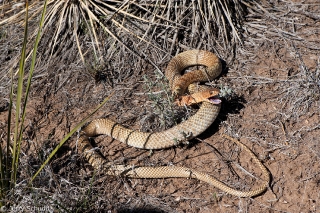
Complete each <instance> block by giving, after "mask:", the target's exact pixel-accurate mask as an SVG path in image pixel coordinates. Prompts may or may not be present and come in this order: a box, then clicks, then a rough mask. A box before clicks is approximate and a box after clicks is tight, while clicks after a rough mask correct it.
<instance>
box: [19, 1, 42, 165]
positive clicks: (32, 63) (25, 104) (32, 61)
mask: <svg viewBox="0 0 320 213" xmlns="http://www.w3.org/2000/svg"><path fill="white" fill-rule="evenodd" d="M47 2H48V0H46V1H45V3H44V7H43V10H42V15H41V19H40V23H39V30H38V34H37V37H36V40H35V43H34V47H33V52H32V59H31V66H30V71H29V77H28V81H27V85H26V93H25V96H24V97H25V98H24V103H23V107H22V117H21V125H20V131H19V140H18V144H17V153H18V155H19V153H20V147H21V141H22V133H23V123H24V120H25V117H26V109H27V101H28V97H29V91H30V86H31V80H32V76H33V72H34V67H35V63H36V58H37V50H38V45H39V41H40V38H41V32H42V27H43V23H44V19H45V14H46V9H47ZM17 161H18V158H17Z"/></svg>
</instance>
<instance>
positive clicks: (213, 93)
mask: <svg viewBox="0 0 320 213" xmlns="http://www.w3.org/2000/svg"><path fill="white" fill-rule="evenodd" d="M219 93H220V90H219V89H216V88H212V89H210V90H205V91H201V92H196V93H193V94H191V95H185V96H181V97H180V98H178V99H177V100H176V101H175V103H176V104H177V105H178V106H184V105H192V104H197V103H202V102H208V103H211V104H220V103H221V100H220V99H219Z"/></svg>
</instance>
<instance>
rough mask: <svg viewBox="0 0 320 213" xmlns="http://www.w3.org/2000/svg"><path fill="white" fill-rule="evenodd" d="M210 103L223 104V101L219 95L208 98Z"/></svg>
mask: <svg viewBox="0 0 320 213" xmlns="http://www.w3.org/2000/svg"><path fill="white" fill-rule="evenodd" d="M207 100H208V102H210V103H212V104H221V99H220V98H219V96H218V95H215V96H213V97H210V98H207Z"/></svg>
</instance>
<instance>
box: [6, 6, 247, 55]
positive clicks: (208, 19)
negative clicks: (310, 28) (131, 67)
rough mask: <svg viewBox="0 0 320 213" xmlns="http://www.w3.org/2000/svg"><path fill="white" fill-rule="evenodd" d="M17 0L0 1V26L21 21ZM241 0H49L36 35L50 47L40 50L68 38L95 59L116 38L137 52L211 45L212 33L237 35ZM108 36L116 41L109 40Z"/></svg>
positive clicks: (34, 13) (33, 9) (53, 48)
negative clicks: (41, 24) (41, 25)
mask: <svg viewBox="0 0 320 213" xmlns="http://www.w3.org/2000/svg"><path fill="white" fill-rule="evenodd" d="M22 2H23V1H5V3H4V4H3V5H1V6H0V10H2V11H3V14H2V15H1V16H2V17H5V18H3V19H2V20H1V21H0V26H5V25H12V24H19V25H23V17H24V14H25V12H26V9H25V8H23V7H21V3H22ZM243 3H246V1H244V0H242V1H241V0H219V1H212V0H209V1H205V0H198V1H190V0H182V1H164V0H152V1H147V2H145V1H117V0H49V1H48V12H47V13H46V15H45V20H44V26H43V31H44V33H43V35H41V36H42V37H47V39H46V40H47V42H48V43H47V45H46V46H47V47H49V48H46V49H44V50H43V51H44V52H42V54H43V55H46V56H52V55H53V54H59V53H60V51H62V49H63V48H62V47H63V46H64V45H66V43H67V42H66V41H67V40H71V41H75V44H76V47H77V48H78V51H79V55H80V57H81V59H82V60H83V61H85V57H84V55H85V54H86V53H87V51H86V50H87V48H91V49H92V50H93V52H94V56H95V59H96V60H98V61H99V60H100V59H101V57H102V52H103V49H104V48H110V47H111V46H112V45H115V44H120V45H124V46H126V47H127V50H131V51H133V52H134V53H135V54H138V55H140V56H142V57H144V56H143V54H142V53H141V52H140V51H141V47H144V48H147V47H150V46H151V47H153V48H154V50H155V51H157V50H160V51H162V52H164V53H169V54H171V52H172V51H173V50H174V49H176V48H179V46H180V47H182V48H185V47H187V46H189V45H192V46H193V48H195V47H197V46H196V45H197V43H198V44H199V43H200V44H201V43H203V44H204V45H210V46H212V45H214V42H215V41H214V40H216V39H217V38H220V39H222V42H221V44H224V45H226V46H228V44H229V43H230V41H232V42H236V41H241V39H240V36H239V34H238V29H239V28H240V27H241V21H242V20H243V16H244V13H245V11H244V4H243ZM246 4H247V3H246ZM42 8H43V1H41V0H37V1H32V4H31V5H30V6H29V10H30V14H31V15H30V17H29V20H30V21H35V20H36V19H37V17H38V14H39V13H40V12H41V11H42ZM35 35H36V30H32V31H31V33H30V38H33V37H34V36H35ZM110 38H111V39H112V41H114V42H116V43H114V44H110V42H111V40H110ZM208 38H210V39H208ZM190 40H191V43H190ZM201 40H203V41H201ZM72 45H73V44H72ZM105 46H107V47H105ZM192 46H191V47H192ZM189 48H190V47H189ZM30 50H31V47H30V48H29V51H28V53H30Z"/></svg>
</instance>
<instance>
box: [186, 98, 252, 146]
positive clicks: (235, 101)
mask: <svg viewBox="0 0 320 213" xmlns="http://www.w3.org/2000/svg"><path fill="white" fill-rule="evenodd" d="M221 100H222V103H221V109H220V112H219V115H218V116H217V118H216V120H215V121H214V122H213V123H212V124H211V126H210V127H209V128H208V129H206V130H205V131H204V132H203V133H202V134H201V135H199V136H198V137H197V138H199V139H201V140H204V139H206V138H209V137H211V136H212V135H214V134H215V133H216V132H218V130H219V126H220V124H221V123H222V122H223V121H226V120H227V118H228V116H229V115H233V114H239V113H240V111H241V110H242V109H243V108H244V107H245V106H244V104H245V103H247V102H246V100H245V99H244V98H243V96H238V95H232V97H229V98H228V99H226V98H221ZM191 142H192V143H190V146H191V147H192V146H195V145H196V144H198V143H201V142H200V141H199V140H196V139H194V140H191Z"/></svg>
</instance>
